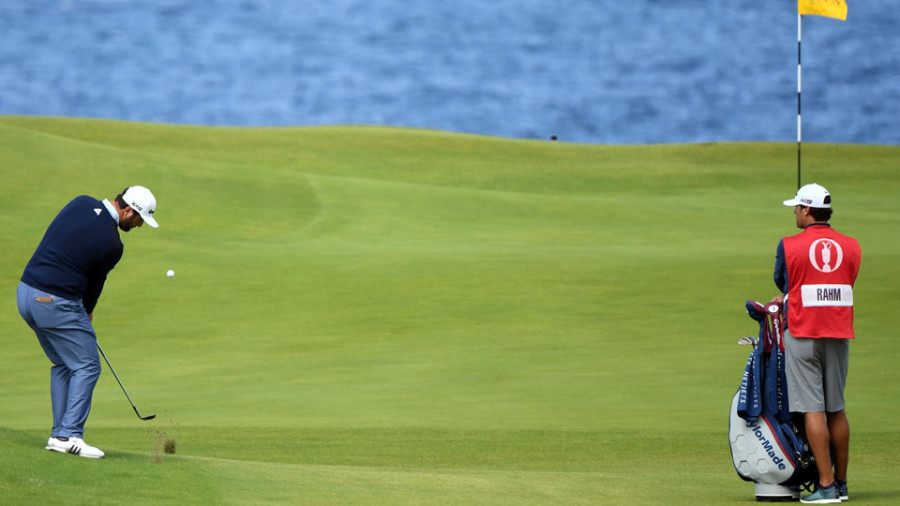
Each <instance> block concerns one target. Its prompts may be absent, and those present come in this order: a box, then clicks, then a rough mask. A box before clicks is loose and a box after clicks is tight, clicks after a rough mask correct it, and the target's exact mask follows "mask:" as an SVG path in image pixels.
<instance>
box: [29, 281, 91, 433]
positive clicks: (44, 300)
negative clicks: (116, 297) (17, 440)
mask: <svg viewBox="0 0 900 506" xmlns="http://www.w3.org/2000/svg"><path fill="white" fill-rule="evenodd" d="M17 301H18V305H19V314H20V315H22V318H23V319H24V320H25V323H27V324H28V326H29V327H31V328H32V330H34V333H35V334H36V335H37V338H38V342H40V343H41V347H42V348H43V349H44V353H46V354H47V358H49V359H50V362H52V363H53V367H51V368H50V399H51V402H52V405H53V431H52V432H51V433H50V436H51V437H72V436H74V437H79V438H84V424H85V422H86V421H87V418H88V414H89V413H90V412H91V399H92V398H93V396H94V386H96V385H97V380H98V379H99V378H100V355H99V354H98V353H97V334H96V333H95V332H94V327H93V325H91V319H90V318H89V317H88V315H87V312H85V310H84V305H82V303H81V301H73V300H68V299H63V298H61V297H57V296H55V295H51V294H49V293H46V292H43V291H41V290H37V289H35V288H32V287H30V286H28V285H26V284H25V283H22V282H20V283H19V288H18V290H17Z"/></svg>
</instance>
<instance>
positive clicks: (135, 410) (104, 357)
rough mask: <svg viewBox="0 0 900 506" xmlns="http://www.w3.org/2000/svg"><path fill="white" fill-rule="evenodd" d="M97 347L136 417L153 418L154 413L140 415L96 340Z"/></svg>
mask: <svg viewBox="0 0 900 506" xmlns="http://www.w3.org/2000/svg"><path fill="white" fill-rule="evenodd" d="M97 349H98V350H100V354H101V355H103V360H106V365H108V366H109V370H110V371H112V373H113V376H115V378H116V381H118V382H119V386H120V387H122V391H123V392H125V397H127V398H128V402H130V403H131V407H132V409H134V414H136V415H137V416H138V418H140V419H141V420H144V421H146V420H153V419H154V418H156V415H147V416H141V412H140V411H138V408H137V406H135V405H134V401H132V400H131V396H130V395H128V390H125V385H123V384H122V380H120V379H119V375H118V374H116V370H115V369H114V368H113V366H112V364H110V363H109V359H108V358H106V353H104V352H103V348H101V347H100V343H99V342H97Z"/></svg>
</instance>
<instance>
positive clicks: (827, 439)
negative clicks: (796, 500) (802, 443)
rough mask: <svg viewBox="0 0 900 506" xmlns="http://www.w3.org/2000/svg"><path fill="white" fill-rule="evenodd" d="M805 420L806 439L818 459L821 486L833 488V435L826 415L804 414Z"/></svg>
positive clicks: (820, 413) (819, 412)
mask: <svg viewBox="0 0 900 506" xmlns="http://www.w3.org/2000/svg"><path fill="white" fill-rule="evenodd" d="M803 419H804V422H805V423H806V439H807V440H808V441H809V447H810V448H811V449H812V452H813V456H815V457H816V469H817V470H818V471H819V484H820V485H822V486H823V487H828V486H831V485H832V484H833V483H834V471H833V470H832V468H831V435H830V432H829V431H828V421H827V420H826V418H825V413H824V412H821V411H818V412H814V413H804V414H803Z"/></svg>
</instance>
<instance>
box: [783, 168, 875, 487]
mask: <svg viewBox="0 0 900 506" xmlns="http://www.w3.org/2000/svg"><path fill="white" fill-rule="evenodd" d="M831 204H832V202H831V194H830V193H829V192H828V190H826V189H825V188H824V187H822V186H820V185H818V184H808V185H806V186H803V187H801V188H800V189H799V190H797V194H796V195H795V196H794V198H792V199H789V200H785V201H784V205H785V206H789V207H793V208H794V216H795V218H796V222H797V227H798V228H800V229H803V231H802V232H800V233H799V234H797V235H794V236H790V237H785V238H783V239H782V240H781V242H779V243H778V249H777V251H776V256H775V285H776V286H777V287H778V288H779V290H781V292H782V295H779V296H777V297H775V298H774V299H773V301H775V302H782V303H783V304H784V305H785V315H786V316H785V322H786V330H785V333H784V344H785V358H786V372H787V380H788V399H789V404H790V410H791V411H792V412H796V413H803V417H804V422H805V425H806V437H807V440H808V441H809V444H810V447H811V449H812V452H813V455H814V456H815V458H816V468H817V470H818V472H819V483H818V484H817V486H816V488H815V490H814V491H813V493H812V494H810V495H807V496H805V497H802V498H801V499H800V500H801V502H803V503H807V504H828V503H839V502H841V499H844V500H847V499H849V494H848V491H847V464H848V458H849V448H850V425H849V423H848V421H847V415H846V412H845V410H844V386H845V385H846V381H847V370H848V364H849V349H850V346H849V343H850V340H851V339H854V337H855V335H854V332H853V285H854V283H855V282H856V276H857V274H858V273H859V265H860V248H859V243H858V242H857V241H856V239H854V238H852V237H849V236H846V235H843V234H840V233H838V232H837V231H835V230H834V229H833V228H832V227H831V225H830V224H829V223H828V221H829V220H830V219H831V214H832V207H831Z"/></svg>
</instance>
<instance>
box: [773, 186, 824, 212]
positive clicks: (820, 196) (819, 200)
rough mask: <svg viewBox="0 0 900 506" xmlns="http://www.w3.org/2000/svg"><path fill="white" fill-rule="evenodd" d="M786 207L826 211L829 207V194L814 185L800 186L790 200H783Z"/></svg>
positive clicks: (822, 188)
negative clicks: (813, 208)
mask: <svg viewBox="0 0 900 506" xmlns="http://www.w3.org/2000/svg"><path fill="white" fill-rule="evenodd" d="M784 205H786V206H788V207H794V206H804V207H816V208H824V209H828V208H830V207H831V194H830V193H828V190H826V189H825V188H824V187H822V186H820V185H817V184H816V183H812V184H808V185H806V186H802V187H801V188H800V189H799V190H797V195H795V196H794V198H792V199H791V200H785V201H784Z"/></svg>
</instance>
